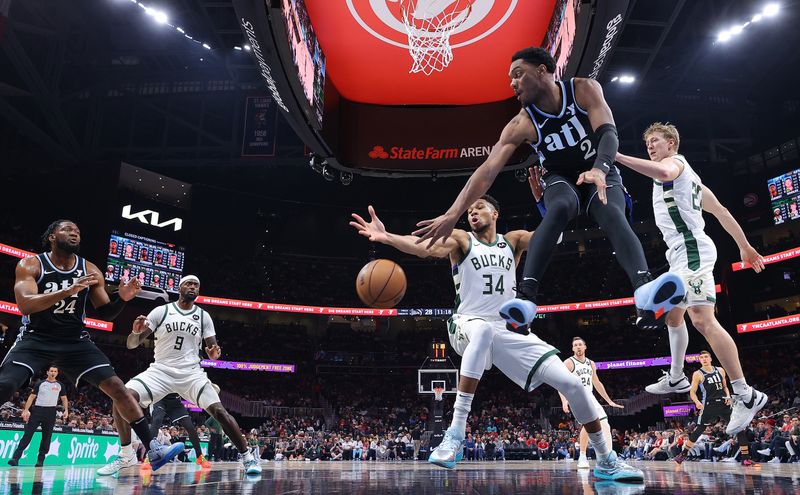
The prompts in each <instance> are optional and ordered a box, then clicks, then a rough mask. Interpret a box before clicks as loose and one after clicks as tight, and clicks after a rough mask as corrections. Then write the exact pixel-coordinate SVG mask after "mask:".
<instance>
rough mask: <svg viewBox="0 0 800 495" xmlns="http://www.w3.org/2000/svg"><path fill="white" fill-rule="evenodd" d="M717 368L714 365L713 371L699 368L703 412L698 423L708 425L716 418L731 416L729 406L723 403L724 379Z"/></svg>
mask: <svg viewBox="0 0 800 495" xmlns="http://www.w3.org/2000/svg"><path fill="white" fill-rule="evenodd" d="M719 370H720V368H718V367H716V366H715V367H714V371H705V370H704V369H703V368H700V370H699V371H700V373H702V374H703V381H701V382H700V387H699V389H700V401H701V402H702V403H703V412H702V413H701V414H700V418H699V419H698V420H697V424H698V425H709V424H711V423H713V422H714V421H716V420H717V418H722V419H723V421H728V420H729V419H730V417H731V406H728V405H725V380H724V379H723V378H722V373H720V371H719Z"/></svg>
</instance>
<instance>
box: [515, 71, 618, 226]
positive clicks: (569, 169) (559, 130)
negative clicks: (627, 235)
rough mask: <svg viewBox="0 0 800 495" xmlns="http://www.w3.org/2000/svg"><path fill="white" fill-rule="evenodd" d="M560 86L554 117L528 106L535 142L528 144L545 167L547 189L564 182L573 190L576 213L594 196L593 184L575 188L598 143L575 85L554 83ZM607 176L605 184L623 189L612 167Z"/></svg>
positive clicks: (587, 168)
mask: <svg viewBox="0 0 800 495" xmlns="http://www.w3.org/2000/svg"><path fill="white" fill-rule="evenodd" d="M556 84H558V85H559V86H560V87H561V101H562V103H561V109H560V110H559V112H558V113H556V114H549V113H547V112H544V111H542V110H540V109H539V108H537V107H536V105H533V104H531V105H528V106H526V107H525V111H526V112H527V113H528V117H530V119H531V121H533V125H534V126H536V131H537V134H538V135H539V137H538V140H537V141H536V142H535V143H531V146H533V149H534V150H535V151H536V153H537V154H538V155H539V163H540V164H541V165H542V167H544V169H545V173H544V177H543V179H544V182H545V185H546V186H551V185H553V184H558V183H564V184H567V186H569V187H570V189H572V192H573V193H574V194H575V199H576V201H577V202H578V211H583V212H586V211H588V209H589V204H590V203H591V201H592V198H593V197H594V195H595V194H597V188H596V187H595V185H594V184H581V185H580V186H578V185H576V184H575V182H576V181H577V180H578V176H580V174H581V173H583V172H586V171H589V170H591V169H592V167H593V166H594V160H595V158H596V157H597V143H596V142H595V140H594V131H593V130H592V124H591V123H590V122H589V114H588V113H587V112H586V111H585V110H584V109H583V108H581V107H580V106H579V105H578V103H577V102H576V101H575V82H574V79H570V80H569V81H567V82H564V81H556ZM608 165H609V166H610V167H611V170H609V172H608V174H607V175H606V184H607V185H608V186H609V187H611V186H620V187H622V177H621V176H620V174H619V169H618V168H617V167H616V166H615V165H614V164H608Z"/></svg>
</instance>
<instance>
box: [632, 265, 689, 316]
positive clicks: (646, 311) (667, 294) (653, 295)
mask: <svg viewBox="0 0 800 495" xmlns="http://www.w3.org/2000/svg"><path fill="white" fill-rule="evenodd" d="M685 295H686V286H685V285H684V284H683V280H682V279H681V278H680V277H679V276H678V275H675V274H674V273H671V272H667V273H664V274H663V275H661V276H660V277H658V278H657V279H655V280H651V281H650V282H647V283H646V284H644V285H642V286H641V287H639V288H638V289H636V290H635V291H634V293H633V299H634V301H635V302H636V313H637V317H636V326H637V327H639V328H640V329H641V330H659V329H661V328H663V327H664V320H665V319H666V317H667V313H669V311H670V310H671V309H672V308H674V307H675V306H676V305H677V304H679V303H680V302H681V301H683V298H684V296H685Z"/></svg>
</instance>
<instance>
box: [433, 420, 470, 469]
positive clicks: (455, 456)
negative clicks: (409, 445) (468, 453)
mask: <svg viewBox="0 0 800 495" xmlns="http://www.w3.org/2000/svg"><path fill="white" fill-rule="evenodd" d="M463 458H464V436H463V435H459V434H457V433H456V432H454V431H453V430H452V428H448V429H447V431H446V432H444V438H443V439H442V443H440V444H439V446H438V447H435V448H434V449H433V451H431V455H429V456H428V462H430V463H431V464H436V465H437V466H441V467H443V468H447V469H453V468H455V467H456V463H457V462H458V461H460V460H461V459H463Z"/></svg>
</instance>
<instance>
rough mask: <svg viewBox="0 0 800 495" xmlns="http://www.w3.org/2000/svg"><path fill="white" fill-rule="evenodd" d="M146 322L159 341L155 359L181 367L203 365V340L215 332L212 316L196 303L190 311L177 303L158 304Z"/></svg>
mask: <svg viewBox="0 0 800 495" xmlns="http://www.w3.org/2000/svg"><path fill="white" fill-rule="evenodd" d="M147 325H148V327H149V328H150V329H152V330H153V336H154V337H155V340H156V345H155V349H154V357H155V362H156V363H157V364H162V365H165V366H170V367H173V368H176V369H182V370H186V369H192V368H195V367H197V366H198V365H199V364H200V349H201V348H202V346H203V340H204V339H206V338H207V337H211V336H214V335H216V332H215V331H214V322H213V321H212V320H211V317H210V316H209V315H208V313H206V312H205V310H203V308H201V307H200V306H197V305H196V304H195V305H193V306H192V309H190V310H188V311H185V310H183V309H181V308H180V307H179V306H178V305H177V304H176V303H170V304H165V305H163V306H158V307H157V308H155V309H154V310H153V311H151V312H150V314H149V315H147Z"/></svg>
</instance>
